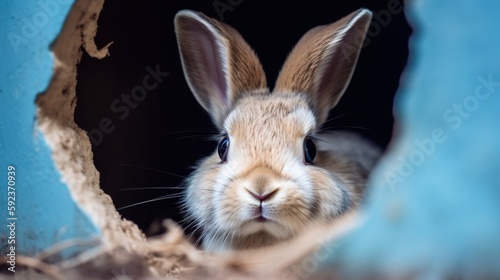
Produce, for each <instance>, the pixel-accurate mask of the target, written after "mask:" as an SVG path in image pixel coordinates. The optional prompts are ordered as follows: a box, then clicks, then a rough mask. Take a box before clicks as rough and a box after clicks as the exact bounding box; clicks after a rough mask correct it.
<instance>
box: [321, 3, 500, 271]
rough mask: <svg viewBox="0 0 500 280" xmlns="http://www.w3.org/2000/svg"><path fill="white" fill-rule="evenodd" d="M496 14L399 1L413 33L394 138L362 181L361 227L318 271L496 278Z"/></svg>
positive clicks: (499, 196)
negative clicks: (365, 192)
mask: <svg viewBox="0 0 500 280" xmlns="http://www.w3.org/2000/svg"><path fill="white" fill-rule="evenodd" d="M498 11H500V2H499V1H488V0H481V1H478V0H454V1H434V0H418V1H417V0H416V1H410V2H409V3H408V5H407V14H408V16H409V18H410V20H411V23H412V25H413V26H414V27H417V28H416V30H417V32H416V33H415V34H414V35H413V36H412V39H411V42H410V47H411V48H410V51H411V57H410V60H409V65H408V68H407V69H406V73H405V76H404V77H405V78H404V79H403V80H402V82H403V83H402V85H403V86H402V87H401V88H400V90H399V92H398V94H397V97H396V100H395V114H396V118H397V120H398V124H397V135H396V140H395V141H394V142H393V145H392V146H391V148H390V150H389V153H388V154H387V155H386V156H385V158H384V160H383V161H382V163H381V164H380V165H379V166H378V167H377V170H376V172H375V174H374V176H372V178H371V181H370V186H371V189H370V192H369V199H368V203H367V205H366V207H365V212H366V222H365V223H364V224H363V226H362V227H361V228H360V229H358V230H356V231H355V232H354V234H352V235H350V236H348V237H347V238H346V239H345V242H344V243H343V244H342V245H341V246H339V247H336V248H337V249H336V250H334V252H333V253H331V255H330V258H329V259H328V261H327V262H325V263H324V265H325V266H330V265H332V263H335V264H336V265H338V267H339V268H341V269H342V271H343V272H344V273H347V274H349V275H350V276H351V277H352V276H354V275H358V276H359V274H357V273H360V272H366V271H372V272H380V273H389V274H391V275H393V276H394V275H396V276H403V275H406V273H409V272H410V273H412V272H416V273H417V275H418V276H417V277H416V278H417V279H486V278H487V279H500V265H499V264H500V124H499V121H500V33H499V31H498V28H499V26H500V17H499V16H498ZM402 274H403V275H402ZM455 276H458V278H455Z"/></svg>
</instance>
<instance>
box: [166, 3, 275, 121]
mask: <svg viewBox="0 0 500 280" xmlns="http://www.w3.org/2000/svg"><path fill="white" fill-rule="evenodd" d="M175 33H176V35H177V43H178V45H179V51H180V54H181V61H182V67H183V69H184V76H185V77H186V80H187V83H188V85H189V87H190V89H191V91H192V92H193V94H194V96H195V97H196V100H198V102H199V103H200V105H201V106H202V107H203V108H204V109H205V110H206V111H208V113H210V115H211V117H212V119H213V121H214V122H215V124H216V125H217V126H219V127H220V126H221V125H222V122H223V121H224V119H225V117H226V115H227V113H228V112H229V110H230V109H231V108H232V106H233V105H234V102H236V100H237V99H238V98H239V97H240V96H241V95H242V94H245V93H248V92H255V91H259V92H268V89H267V86H266V76H265V74H264V70H263V69H262V66H261V64H260V62H259V59H258V58H257V56H256V55H255V53H254V51H253V50H252V49H251V48H250V46H249V45H248V44H247V43H246V42H245V40H244V39H243V38H242V37H241V35H240V34H239V33H238V32H237V31H236V30H235V29H234V28H232V27H231V26H229V25H226V24H224V23H222V22H219V21H217V20H215V19H212V18H209V17H207V16H205V15H203V14H202V13H197V12H193V11H189V10H182V11H179V12H178V13H177V15H176V16H175Z"/></svg>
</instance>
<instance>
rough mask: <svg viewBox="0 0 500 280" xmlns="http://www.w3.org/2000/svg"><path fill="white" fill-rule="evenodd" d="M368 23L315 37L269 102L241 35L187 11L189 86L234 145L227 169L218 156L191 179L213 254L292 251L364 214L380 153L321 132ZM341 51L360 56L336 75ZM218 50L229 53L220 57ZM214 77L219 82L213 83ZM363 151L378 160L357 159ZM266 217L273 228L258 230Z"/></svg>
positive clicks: (297, 53) (352, 22)
mask: <svg viewBox="0 0 500 280" xmlns="http://www.w3.org/2000/svg"><path fill="white" fill-rule="evenodd" d="M369 19H370V14H369V12H367V11H366V10H359V11H357V12H354V13H352V14H351V15H349V16H348V17H345V18H343V19H342V20H340V21H339V22H336V23H334V24H331V25H328V26H323V27H318V28H315V29H313V30H311V31H310V32H308V33H307V34H306V35H305V36H304V37H303V38H302V39H301V40H300V42H299V44H298V45H297V46H296V47H295V49H294V50H293V51H292V53H291V54H290V56H289V58H288V59H287V62H286V63H285V66H284V68H283V70H282V72H281V74H280V77H279V80H278V83H277V87H276V89H275V91H274V92H273V93H272V94H270V93H269V92H268V90H267V89H265V88H264V86H265V78H264V73H263V71H262V69H261V66H260V62H259V61H258V59H257V57H256V56H255V54H254V52H253V51H252V50H251V48H250V47H249V46H248V45H247V44H246V43H245V41H244V40H243V39H242V38H241V36H240V35H239V34H238V33H237V32H236V31H235V30H234V29H232V28H231V27H229V26H227V25H225V24H223V23H220V22H218V21H216V20H214V19H210V18H208V17H206V16H204V15H201V14H199V13H194V12H188V11H182V12H180V13H179V14H178V15H177V16H176V32H177V36H178V39H179V47H180V52H181V57H182V61H183V67H184V71H185V74H186V78H187V80H188V83H190V87H191V89H192V91H193V93H194V95H195V96H196V97H197V99H198V101H200V104H202V106H203V107H204V108H205V109H207V111H208V112H209V113H210V114H211V115H212V117H213V118H214V120H215V121H216V122H218V123H217V124H218V126H219V128H220V130H221V133H223V134H226V135H227V136H228V137H229V149H228V154H227V161H225V162H221V159H220V158H219V156H218V155H217V153H214V154H213V155H212V156H209V157H208V158H206V159H205V160H203V161H201V162H200V164H199V165H198V166H197V168H196V170H195V171H194V172H193V173H192V175H191V176H190V178H189V179H188V186H187V189H186V195H185V208H186V210H187V212H188V214H189V215H190V217H191V218H193V219H194V222H195V223H196V224H197V226H199V227H201V228H202V230H203V235H202V239H203V246H204V248H205V249H206V250H209V251H214V252H224V251H234V250H237V251H238V250H248V249H255V248H260V247H265V246H271V245H274V244H278V243H282V242H286V241H288V240H292V239H293V238H294V237H296V236H298V235H300V233H301V232H303V231H304V230H305V229H307V228H309V227H311V226H314V225H317V224H329V223H330V222H331V221H333V220H335V219H337V218H338V217H339V216H340V215H342V214H344V213H347V212H349V211H350V210H352V209H354V208H355V206H356V204H357V203H358V201H359V199H360V198H361V196H362V193H363V190H364V185H365V180H366V177H367V175H368V172H369V169H371V167H372V166H373V164H374V162H375V161H376V158H377V157H378V154H379V152H378V151H377V150H376V149H375V148H374V147H373V146H372V145H371V144H369V143H367V142H366V141H361V140H359V139H357V138H356V137H349V136H346V137H330V136H325V135H322V134H317V129H318V127H319V126H320V125H321V123H322V122H323V121H324V119H325V118H326V117H325V114H327V113H328V111H329V110H330V108H331V107H332V106H334V105H335V103H336V102H337V100H338V99H339V98H340V96H341V95H342V93H343V91H344V89H345V86H346V85H347V83H348V82H349V79H350V76H351V73H352V70H353V69H354V65H355V59H354V61H353V56H355V58H357V55H358V53H359V49H360V47H361V43H360V42H350V41H349V40H351V39H352V38H351V37H352V33H353V32H354V31H353V30H354V29H356V28H357V30H359V29H360V28H361V29H362V30H364V31H366V26H367V24H366V23H367V22H369ZM207 26H208V27H207ZM207 33H208V35H207ZM207 38H208V39H207ZM207 40H208V41H207ZM347 41H349V42H347ZM193 42H198V43H200V44H201V46H194V45H193V44H192V43H193ZM207 42H209V43H207ZM332 42H333V43H332ZM341 43H342V44H346V43H352V44H354V45H355V46H356V48H357V50H356V51H354V53H353V54H352V55H349V56H347V57H342V56H339V57H338V59H339V61H336V62H338V63H339V64H340V67H333V66H332V61H331V59H332V58H333V57H334V56H332V55H334V54H338V53H339V50H338V48H336V46H337V47H338V44H341ZM217 44H223V45H224V48H222V49H221V48H213V46H216V45H217ZM201 47H207V48H208V50H209V52H208V53H210V55H211V51H213V50H216V53H215V56H216V57H217V58H218V60H213V59H212V58H211V57H206V50H200V49H199V48H201ZM200 56H201V57H200ZM335 58H337V57H335ZM219 62H220V63H219ZM204 63H205V64H204ZM207 69H209V70H212V71H215V72H216V73H210V75H207V73H206V71H207ZM339 69H340V70H339ZM346 69H347V70H346ZM337 70H339V71H337ZM226 71H227V72H226ZM346 71H347V72H348V73H347V72H346ZM332 73H333V74H335V76H334V77H330V76H329V75H330V74H332ZM220 77H223V79H219V78H220ZM207 79H215V80H207ZM214 85H215V87H214ZM214 89H227V92H220V91H217V90H214ZM310 135H313V136H315V137H317V141H316V145H317V147H318V153H317V156H316V158H315V159H314V161H313V163H312V164H309V163H306V162H305V158H304V150H303V147H304V146H303V145H304V144H303V143H304V139H305V138H306V137H308V136H310ZM346 145H347V146H346ZM338 147H342V149H339V148H338ZM346 147H347V148H346ZM345 149H347V150H349V151H346V152H344V150H345ZM358 149H361V150H368V151H372V152H369V153H368V154H370V155H372V154H373V155H376V156H374V157H370V158H368V157H365V156H363V155H364V154H363V153H354V152H352V151H356V150H358ZM263 197H265V198H263ZM259 213H261V214H260V215H261V217H264V218H266V219H267V220H265V221H260V220H258V219H257V218H258V217H259ZM259 219H260V218H259Z"/></svg>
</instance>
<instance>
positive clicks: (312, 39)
mask: <svg viewBox="0 0 500 280" xmlns="http://www.w3.org/2000/svg"><path fill="white" fill-rule="evenodd" d="M371 17H372V14H371V12H370V11H369V10H366V9H359V10H357V11H355V12H353V13H351V14H350V15H348V16H346V17H344V18H342V19H340V20H338V21H337V22H334V23H332V24H330V25H324V26H318V27H316V28H313V29H311V30H310V31H309V32H307V33H306V34H305V35H304V36H303V37H302V38H301V39H300V41H299V42H298V43H297V45H296V46H295V47H294V49H293V50H292V52H291V53H290V55H289V56H288V58H287V60H286V61H285V64H284V65H283V68H282V69H281V72H280V74H279V76H278V80H277V81H276V87H275V89H274V92H294V93H304V94H307V95H309V97H310V98H309V100H310V102H311V105H312V107H313V110H314V112H315V114H316V118H317V121H318V123H319V124H321V123H323V122H324V121H325V120H326V118H327V117H328V112H329V111H330V109H332V108H333V107H334V106H335V105H337V102H338V101H339V100H340V97H342V94H343V93H344V91H345V89H346V88H347V85H348V84H349V81H350V80H351V76H352V73H353V71H354V68H355V66H356V62H357V60H358V56H359V53H360V50H361V47H362V45H363V40H364V38H365V35H366V32H367V30H368V26H369V24H370V21H371Z"/></svg>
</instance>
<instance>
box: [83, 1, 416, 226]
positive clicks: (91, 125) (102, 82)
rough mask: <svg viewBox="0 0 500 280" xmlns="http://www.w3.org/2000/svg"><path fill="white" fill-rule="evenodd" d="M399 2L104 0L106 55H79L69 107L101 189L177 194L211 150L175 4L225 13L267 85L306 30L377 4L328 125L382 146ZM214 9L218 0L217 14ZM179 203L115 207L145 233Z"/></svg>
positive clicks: (398, 48)
mask: <svg viewBox="0 0 500 280" xmlns="http://www.w3.org/2000/svg"><path fill="white" fill-rule="evenodd" d="M402 2H403V1H399V0H390V1H387V2H384V1H368V0H367V1H360V0H358V1H349V2H347V1H344V2H342V3H333V2H327V1H325V2H323V1H312V0H310V1H307V2H296V3H297V4H292V3H291V2H287V3H286V4H281V5H280V4H276V3H274V2H273V4H270V3H271V2H264V1H248V0H238V1H236V0H232V1H229V0H216V1H203V2H202V3H200V1H194V0H191V1H161V0H149V1H116V0H114V1H110V0H108V1H106V2H105V4H104V9H103V11H102V13H101V15H100V18H99V29H98V33H97V37H96V43H97V45H98V46H104V45H105V44H107V43H108V42H109V41H113V42H114V44H113V45H112V46H111V47H110V53H111V55H110V56H109V57H106V58H104V59H102V60H97V59H93V58H90V57H88V56H87V55H85V54H84V55H83V57H82V60H81V62H80V65H79V66H78V85H77V98H78V101H77V108H76V112H75V119H76V122H77V124H78V125H80V127H82V128H83V129H85V130H86V131H88V132H89V136H90V137H91V141H92V143H93V144H92V149H93V152H94V162H95V165H96V168H97V169H98V170H99V172H100V180H101V187H102V189H103V190H104V191H105V192H106V193H108V194H109V195H110V196H111V197H112V198H113V201H114V203H115V205H116V207H117V208H120V207H124V206H127V205H131V204H134V203H138V202H142V201H147V200H150V199H154V198H157V197H160V196H164V195H169V194H178V193H181V192H182V187H183V185H182V182H183V179H182V178H183V177H185V176H187V175H188V174H189V173H190V171H191V167H192V166H193V165H194V164H195V163H196V162H197V161H198V160H199V159H201V158H202V157H204V156H206V155H208V154H210V153H212V152H214V151H215V149H216V145H217V143H214V142H210V141H208V140H207V138H208V137H209V136H211V135H213V134H214V133H215V132H216V131H215V130H214V126H213V125H212V124H211V123H210V120H209V117H208V115H207V114H206V113H205V112H204V111H203V109H202V108H201V107H200V106H199V105H198V104H197V102H196V100H195V99H194V97H193V96H192V94H191V92H190V91H189V88H188V86H187V84H186V82H185V80H184V76H183V72H182V68H181V64H180V60H179V54H178V49H177V43H176V40H175V34H174V28H173V18H174V15H175V13H176V12H177V11H178V10H180V9H193V10H197V11H201V12H203V13H205V14H206V15H208V16H211V17H214V18H218V19H220V15H222V16H223V20H224V22H226V23H228V24H230V25H232V26H233V27H235V28H236V29H237V30H238V31H239V32H240V33H241V34H242V35H243V37H244V38H245V39H246V40H247V42H248V43H249V44H250V45H251V46H252V47H253V48H254V50H255V51H256V53H257V54H258V56H259V58H260V60H261V62H262V64H263V66H264V69H265V71H266V75H267V80H268V83H269V87H270V88H272V87H273V85H274V81H275V79H276V77H277V75H278V72H279V69H280V67H281V66H282V64H283V62H284V60H285V58H286V56H287V54H288V53H289V51H290V50H291V48H292V47H293V45H294V44H295V43H296V42H297V41H298V39H299V38H300V36H301V35H303V34H304V33H305V32H306V31H307V30H308V29H310V28H312V27H314V26H317V25H321V24H327V23H330V22H333V21H335V20H337V19H339V18H341V17H342V16H345V15H347V14H349V13H350V12H352V11H354V10H356V9H358V8H360V7H366V8H369V9H371V10H372V11H374V12H375V14H376V16H375V17H374V20H373V22H372V24H371V26H370V34H369V36H368V39H367V40H369V41H368V42H367V44H366V45H365V47H364V48H363V50H362V52H361V55H360V58H359V61H358V66H357V68H356V71H355V73H354V76H353V78H352V80H351V83H350V85H349V87H348V89H347V91H346V93H345V95H344V97H343V98H342V100H341V102H340V103H339V104H338V106H337V107H336V108H335V109H334V110H332V111H331V114H330V119H331V121H329V122H328V123H327V124H326V125H325V127H327V128H341V129H350V130H353V131H356V132H358V133H361V134H363V135H365V136H366V137H368V138H370V139H372V140H373V141H374V142H376V143H378V144H379V145H380V146H382V147H386V146H387V144H388V142H389V140H390V137H391V133H392V128H393V116H392V105H393V97H394V94H395V92H396V90H397V88H398V86H399V81H400V76H401V73H402V71H403V68H404V67H405V65H406V61H407V57H408V37H409V35H410V33H411V29H410V27H409V26H408V23H407V21H406V18H405V15H404V12H399V13H394V7H399V6H402V5H403V3H402ZM388 5H389V7H391V8H388ZM224 7H225V8H226V10H224V9H225V8H224ZM216 8H217V9H221V10H219V14H218V12H217V9H216ZM391 9H392V13H391ZM147 67H150V68H151V69H153V71H154V70H156V68H157V67H158V68H159V71H161V72H168V73H169V74H168V76H167V77H162V76H159V77H157V78H158V79H157V81H155V80H149V81H147V82H148V86H149V88H150V90H148V91H147V92H146V94H144V95H140V94H139V93H140V92H139V91H138V92H137V95H136V97H139V100H138V101H137V100H134V99H133V98H132V97H131V93H132V91H133V90H134V88H136V87H137V86H144V77H145V76H147V75H148V74H149V72H148V70H147V69H146V68H147ZM149 71H151V70H149ZM160 80H161V82H158V81H160ZM155 82H157V85H156V87H155V88H154V89H153V86H154V83H155ZM136 90H138V89H137V88H136ZM127 96H128V98H129V100H128V101H127ZM172 174H175V175H172ZM148 188H159V189H153V190H152V189H148ZM133 189H134V190H133ZM135 189H140V190H135ZM179 209H180V199H179V198H171V199H165V200H159V201H156V202H150V203H144V204H142V205H138V206H134V207H130V208H126V209H123V210H120V213H121V214H122V215H123V217H125V218H127V219H129V220H132V221H134V222H135V223H137V224H138V225H139V227H140V228H142V229H143V230H144V231H145V232H146V233H147V234H154V233H156V230H155V229H154V226H153V227H152V225H153V224H155V221H159V220H161V219H163V218H172V219H173V220H175V221H178V222H181V221H182V218H183V215H182V213H181V212H180V210H179ZM184 225H186V224H184ZM189 231H190V230H189V229H188V232H189Z"/></svg>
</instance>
